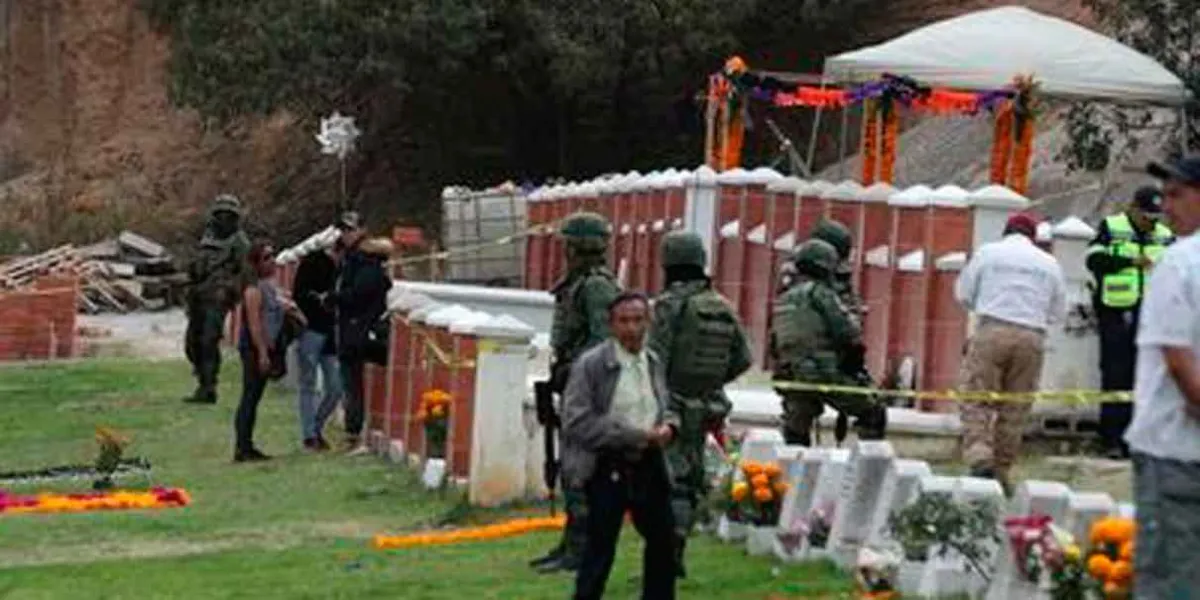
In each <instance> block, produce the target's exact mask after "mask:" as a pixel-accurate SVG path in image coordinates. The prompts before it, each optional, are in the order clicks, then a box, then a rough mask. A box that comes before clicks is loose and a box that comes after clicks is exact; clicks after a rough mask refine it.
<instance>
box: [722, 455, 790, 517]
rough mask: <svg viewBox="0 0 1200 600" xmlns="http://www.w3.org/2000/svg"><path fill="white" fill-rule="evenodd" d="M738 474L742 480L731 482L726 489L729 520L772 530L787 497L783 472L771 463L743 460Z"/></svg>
mask: <svg viewBox="0 0 1200 600" xmlns="http://www.w3.org/2000/svg"><path fill="white" fill-rule="evenodd" d="M741 471H742V474H743V475H744V476H745V479H744V480H743V481H735V482H733V484H732V487H731V488H730V493H729V498H730V501H731V502H732V503H733V504H734V506H733V507H731V508H732V511H731V515H730V518H731V519H733V520H736V521H746V522H749V523H750V524H753V525H756V526H758V527H773V526H775V525H776V524H778V523H779V511H780V509H781V508H782V506H783V496H784V495H785V494H786V493H787V483H785V482H784V481H783V470H782V469H780V468H779V465H777V464H775V463H759V462H756V461H750V460H747V461H743V462H742V464H741ZM735 515H736V517H738V518H735Z"/></svg>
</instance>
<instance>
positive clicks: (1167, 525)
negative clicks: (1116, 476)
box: [1133, 452, 1200, 600]
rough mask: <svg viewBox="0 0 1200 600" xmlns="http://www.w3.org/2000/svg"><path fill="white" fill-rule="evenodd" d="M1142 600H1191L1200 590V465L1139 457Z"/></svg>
mask: <svg viewBox="0 0 1200 600" xmlns="http://www.w3.org/2000/svg"><path fill="white" fill-rule="evenodd" d="M1133 499H1134V506H1135V507H1136V508H1135V513H1136V521H1137V539H1136V541H1135V542H1134V547H1135V548H1137V551H1136V552H1134V554H1133V570H1134V579H1135V580H1136V581H1137V589H1136V592H1137V598H1138V600H1143V599H1145V600H1185V599H1189V598H1195V597H1196V595H1195V590H1196V589H1198V588H1200V554H1197V553H1196V548H1197V546H1200V463H1193V462H1181V461H1176V460H1166V459H1162V458H1155V457H1153V456H1149V455H1146V454H1140V453H1136V452H1135V453H1134V455H1133Z"/></svg>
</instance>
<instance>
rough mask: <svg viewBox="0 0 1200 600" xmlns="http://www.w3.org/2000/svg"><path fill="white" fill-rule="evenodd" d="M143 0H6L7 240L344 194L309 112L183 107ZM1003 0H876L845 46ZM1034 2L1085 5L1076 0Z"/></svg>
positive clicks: (170, 236) (282, 208)
mask: <svg viewBox="0 0 1200 600" xmlns="http://www.w3.org/2000/svg"><path fill="white" fill-rule="evenodd" d="M136 3H137V0H42V1H38V2H31V1H18V0H0V61H2V62H0V65H2V66H3V73H2V75H0V206H3V207H4V210H2V211H0V254H3V253H5V252H11V251H12V250H13V249H14V248H15V247H16V246H18V245H19V244H20V243H22V242H23V243H27V244H29V245H32V246H35V247H45V246H47V245H49V244H51V243H55V242H61V241H73V242H77V243H82V242H86V241H89V240H93V239H97V238H100V237H102V236H104V235H107V234H110V233H112V232H114V231H116V230H118V229H122V228H128V229H132V230H135V231H139V232H141V233H143V234H145V235H147V236H150V237H152V238H155V239H158V240H160V241H162V242H164V243H166V244H168V245H176V244H178V243H179V242H181V241H183V240H186V239H189V238H191V237H192V236H193V235H195V233H196V231H197V229H198V226H199V223H200V218H199V214H200V211H202V209H203V206H204V205H205V203H206V202H207V200H208V199H209V198H211V197H212V196H213V195H214V194H216V193H217V192H219V191H233V192H235V193H238V194H239V195H241V196H242V197H243V199H244V200H246V201H247V202H248V203H249V205H250V208H251V210H252V212H253V219H252V220H253V222H254V223H255V224H256V225H257V226H258V227H260V228H266V227H270V228H271V229H272V230H273V231H275V232H279V233H281V234H282V237H290V235H289V234H291V233H296V234H299V233H301V232H304V231H307V230H309V229H311V228H312V227H313V226H314V225H315V223H311V222H306V221H315V220H319V219H323V218H324V215H321V216H315V215H314V212H313V211H311V210H305V211H296V210H294V209H293V208H294V207H290V206H287V205H286V204H287V203H286V202H280V201H275V202H268V201H267V200H266V199H267V198H272V197H274V198H279V197H281V196H283V197H286V194H281V193H280V189H293V188H296V187H306V188H310V189H311V188H314V187H316V188H322V189H324V188H327V189H328V190H329V194H328V196H329V197H333V196H335V195H336V190H337V183H336V181H337V177H336V172H335V168H336V167H335V165H333V164H331V161H329V160H328V159H324V158H323V157H321V156H320V155H319V154H318V153H317V152H316V147H315V144H314V143H313V142H312V138H311V133H312V131H311V130H310V129H311V124H309V125H306V127H303V128H302V127H298V126H296V125H297V124H296V123H295V120H294V119H293V118H291V117H290V116H288V115H275V116H273V117H271V118H255V119H247V120H245V121H243V122H241V123H238V124H236V125H234V126H228V127H223V128H220V129H216V128H210V127H206V124H205V123H203V122H201V120H200V119H199V118H198V117H197V116H196V115H195V114H194V113H193V112H191V111H188V110H181V109H178V108H175V107H173V106H172V105H171V104H170V101H169V99H168V87H167V86H168V82H169V78H168V77H167V66H168V63H169V60H170V43H171V41H170V40H169V39H165V38H164V37H163V36H162V35H160V34H159V33H157V32H155V31H154V30H152V28H151V27H150V25H149V23H148V22H147V20H146V18H145V16H144V15H143V14H142V13H141V12H140V11H139V10H138V8H137V6H136ZM998 4H1002V3H1001V2H996V1H987V0H973V1H964V2H949V1H945V0H900V1H894V2H885V3H875V4H868V5H865V7H864V8H863V16H862V20H861V23H860V26H859V27H856V28H855V30H854V31H852V32H848V33H847V35H848V36H849V37H852V38H854V39H853V40H851V42H852V43H849V44H848V47H853V46H858V45H863V44H867V43H873V42H877V41H879V40H882V39H884V38H886V37H889V36H893V35H896V34H898V33H901V32H903V31H905V30H908V29H911V28H912V27H915V26H919V25H921V24H924V23H926V22H929V21H933V20H936V19H939V18H943V17H946V16H949V15H953V14H957V13H961V12H966V11H969V10H974V9H977V8H981V7H986V6H993V5H998ZM1025 4H1027V5H1029V6H1031V7H1033V8H1035V9H1037V10H1041V11H1043V12H1049V13H1053V14H1058V15H1064V16H1067V17H1069V18H1073V19H1077V20H1080V21H1083V22H1086V19H1087V15H1086V13H1085V12H1084V11H1082V9H1080V8H1079V7H1078V4H1077V3H1075V2H1065V3H1064V2H1050V1H1037V2H1026V3H1025ZM696 155H697V160H699V155H700V148H699V142H698V141H697V151H696ZM270 204H273V205H270ZM306 208H311V205H309V206H307V207H306ZM328 210H329V211H332V210H333V208H332V207H328ZM322 212H324V211H322Z"/></svg>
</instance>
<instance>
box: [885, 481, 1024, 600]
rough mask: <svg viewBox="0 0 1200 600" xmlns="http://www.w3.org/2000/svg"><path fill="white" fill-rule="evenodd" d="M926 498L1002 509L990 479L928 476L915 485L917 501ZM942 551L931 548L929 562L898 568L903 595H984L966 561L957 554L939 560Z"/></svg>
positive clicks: (981, 582) (982, 583)
mask: <svg viewBox="0 0 1200 600" xmlns="http://www.w3.org/2000/svg"><path fill="white" fill-rule="evenodd" d="M926 494H941V495H946V496H949V497H950V498H953V499H954V500H955V501H956V502H961V503H967V502H974V501H983V502H987V503H990V504H992V505H994V506H996V507H997V509H998V508H999V507H1000V506H1001V505H1002V503H1003V500H1004V490H1003V489H1002V488H1001V487H1000V484H999V483H997V482H996V481H995V480H992V479H981V478H976V477H945V476H939V475H931V476H929V477H924V478H922V479H921V480H920V483H919V484H918V493H917V497H918V498H919V497H921V496H923V495H926ZM914 501H915V498H914ZM941 550H942V549H941V548H937V547H935V548H931V549H930V553H929V558H928V560H926V561H925V562H923V563H906V564H905V565H903V566H902V567H901V570H902V571H908V574H907V575H906V574H905V573H903V572H902V574H901V576H900V578H899V579H900V581H901V583H902V587H903V588H904V589H901V590H900V591H901V593H902V594H906V595H911V596H916V597H923V598H937V597H943V596H957V595H963V594H966V595H968V596H971V597H976V596H977V595H979V594H981V593H982V592H983V591H984V587H985V586H986V582H985V580H984V579H983V578H982V577H980V576H979V575H978V574H976V573H974V572H972V571H970V570H968V568H967V561H966V559H965V558H963V557H962V556H961V555H959V554H958V553H957V552H953V551H951V552H949V553H947V554H946V555H945V556H941V554H942V552H941Z"/></svg>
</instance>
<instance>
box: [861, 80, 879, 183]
mask: <svg viewBox="0 0 1200 600" xmlns="http://www.w3.org/2000/svg"><path fill="white" fill-rule="evenodd" d="M863 111H864V116H863V141H862V156H863V158H862V184H863V185H871V184H872V183H875V160H876V152H877V148H878V146H879V123H878V111H877V109H876V106H875V101H874V100H867V101H866V102H864V103H863Z"/></svg>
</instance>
